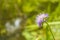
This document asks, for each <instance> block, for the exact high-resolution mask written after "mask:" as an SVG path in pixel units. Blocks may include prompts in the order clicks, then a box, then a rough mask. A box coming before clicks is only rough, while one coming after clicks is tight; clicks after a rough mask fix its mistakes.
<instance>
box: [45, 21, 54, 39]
mask: <svg viewBox="0 0 60 40" xmlns="http://www.w3.org/2000/svg"><path fill="white" fill-rule="evenodd" d="M45 23H46V24H47V25H48V28H49V30H50V32H51V34H52V37H53V39H54V40H55V37H54V35H53V33H52V30H51V28H50V25H49V24H48V23H47V22H45Z"/></svg>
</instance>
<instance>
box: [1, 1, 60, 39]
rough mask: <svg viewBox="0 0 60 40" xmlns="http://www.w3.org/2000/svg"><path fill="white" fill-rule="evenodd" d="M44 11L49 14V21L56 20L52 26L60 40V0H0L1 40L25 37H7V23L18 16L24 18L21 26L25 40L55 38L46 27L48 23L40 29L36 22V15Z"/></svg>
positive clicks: (55, 35) (56, 37) (54, 33)
mask: <svg viewBox="0 0 60 40" xmlns="http://www.w3.org/2000/svg"><path fill="white" fill-rule="evenodd" d="M42 12H44V13H47V14H49V18H48V19H47V22H48V23H49V22H50V23H52V22H56V24H54V23H53V25H50V27H51V30H52V32H53V35H54V37H55V40H60V24H59V23H58V22H60V0H0V40H22V39H24V38H22V39H20V37H19V38H17V37H12V36H10V37H9V39H8V38H7V37H6V34H7V32H6V28H5V23H6V22H7V21H11V20H12V19H14V18H17V17H18V16H19V17H20V18H22V20H23V21H22V24H21V27H22V28H23V31H22V34H23V36H24V37H25V39H24V40H53V37H52V35H51V33H50V31H49V29H48V28H46V26H47V25H43V29H41V30H38V28H39V27H38V26H37V24H36V23H35V18H36V16H37V15H38V14H40V13H42ZM25 17H26V18H25ZM23 26H24V27H23ZM19 31H21V30H19ZM3 36H4V37H3ZM5 38H7V39H5Z"/></svg>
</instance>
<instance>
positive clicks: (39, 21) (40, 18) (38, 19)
mask: <svg viewBox="0 0 60 40" xmlns="http://www.w3.org/2000/svg"><path fill="white" fill-rule="evenodd" d="M46 17H48V14H39V15H37V17H36V23H37V24H38V26H42V23H43V22H44V21H46V20H44V19H45V18H46Z"/></svg>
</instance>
